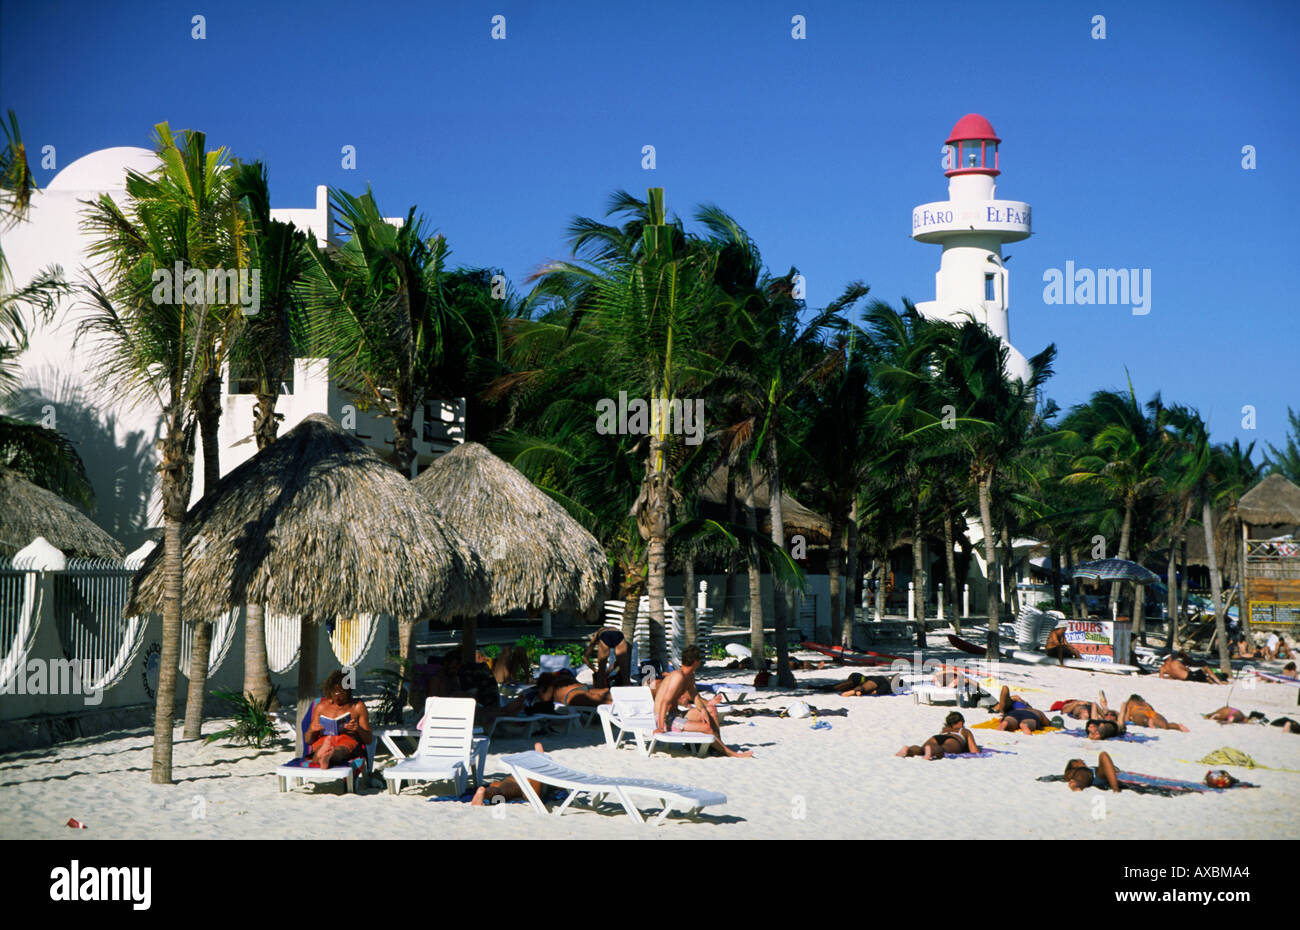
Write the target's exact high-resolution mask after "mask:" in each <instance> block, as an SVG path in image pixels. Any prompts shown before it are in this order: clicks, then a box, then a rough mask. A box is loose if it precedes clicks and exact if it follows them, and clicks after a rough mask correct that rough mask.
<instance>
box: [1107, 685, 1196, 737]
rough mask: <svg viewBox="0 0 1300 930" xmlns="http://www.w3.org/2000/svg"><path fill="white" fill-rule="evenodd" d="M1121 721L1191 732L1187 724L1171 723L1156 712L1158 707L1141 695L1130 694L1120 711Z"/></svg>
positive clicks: (1122, 722)
mask: <svg viewBox="0 0 1300 930" xmlns="http://www.w3.org/2000/svg"><path fill="white" fill-rule="evenodd" d="M1119 722H1120V724H1121V725H1123V724H1126V723H1135V724H1137V725H1138V726H1140V727H1154V728H1155V729H1157V730H1182V731H1183V732H1184V733H1188V732H1190V731H1189V730H1188V729H1187V727H1186V726H1184V725H1183V724H1181V723H1170V722H1169V721H1168V720H1166V719H1165V718H1164V717H1163V716H1161V715H1160V714H1159V713H1157V712H1156V709H1155V708H1154V707H1152V706H1151V705H1150V704H1148V703H1147V702H1146V701H1145V700H1143V699H1142V696H1141V695H1137V694H1130V695H1129V699H1128V700H1127V701H1125V702H1124V706H1123V708H1121V710H1120V713H1119Z"/></svg>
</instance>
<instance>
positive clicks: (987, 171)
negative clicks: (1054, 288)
mask: <svg viewBox="0 0 1300 930" xmlns="http://www.w3.org/2000/svg"><path fill="white" fill-rule="evenodd" d="M1001 141H1002V140H1001V139H999V138H998V136H997V133H995V132H994V131H993V126H992V125H991V124H990V123H989V121H988V120H986V119H985V118H984V117H982V116H980V115H979V114H978V113H967V114H966V115H965V116H963V117H962V118H961V119H959V120H958V121H957V125H956V126H954V127H952V132H951V133H949V134H948V141H947V149H946V152H945V157H944V167H945V168H946V169H947V170H946V171H945V172H944V175H945V176H946V177H947V178H948V199H947V200H940V201H936V202H934V203H923V204H921V205H920V206H919V207H916V208H915V209H914V210H912V238H913V239H915V240H917V241H918V242H937V243H939V244H940V245H942V246H943V256H942V258H941V259H940V261H939V271H938V273H937V274H936V275H935V276H934V300H929V301H926V302H925V303H919V304H917V305H916V309H917V312H919V313H920V314H921V315H922V316H925V317H927V318H929V319H936V320H948V321H951V322H960V321H961V320H962V319H963V318H965V317H966V316H967V315H970V316H973V317H974V318H975V319H976V320H978V321H979V322H981V323H983V324H984V325H986V326H987V327H988V328H989V329H990V330H992V331H993V332H994V333H996V334H997V335H998V336H999V337H1000V338H1001V339H1002V341H1003V342H1004V343H1005V344H1006V346H1007V348H1008V350H1009V357H1008V359H1007V374H1009V375H1011V376H1013V377H1016V378H1019V379H1021V380H1022V381H1023V380H1025V379H1026V378H1027V377H1028V376H1029V364H1028V362H1027V361H1026V360H1025V357H1024V356H1023V355H1022V354H1021V353H1020V352H1018V351H1016V349H1015V347H1014V346H1012V345H1011V331H1010V327H1009V326H1008V323H1007V305H1008V303H1009V295H1010V288H1009V286H1008V285H1009V283H1010V282H1009V281H1008V278H1007V269H1006V267H1005V266H1004V265H1003V264H1002V244H1003V243H1004V242H1018V241H1019V240H1021V239H1025V238H1028V236H1029V234H1030V229H1029V204H1027V203H1023V202H1021V201H1019V200H998V199H997V185H996V183H995V182H994V179H995V178H996V177H997V176H998V175H999V174H1001V172H1000V171H999V170H998V144H999V143H1000V142H1001Z"/></svg>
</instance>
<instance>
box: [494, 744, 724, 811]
mask: <svg viewBox="0 0 1300 930" xmlns="http://www.w3.org/2000/svg"><path fill="white" fill-rule="evenodd" d="M501 763H502V764H503V765H505V766H506V767H507V768H509V769H510V774H511V775H513V776H514V778H515V781H516V782H518V783H519V787H520V788H521V789H522V791H523V793H524V797H525V798H527V799H528V803H529V804H530V805H532V808H533V810H535V811H537V813H539V814H548V813H550V812H549V811H548V810H547V809H546V805H545V804H544V803H543V802H542V799H541V797H539V796H538V794H537V792H536V791H534V790H533V786H532V785H530V784H529V783H528V780H529V779H532V780H533V781H539V782H542V783H543V784H547V785H554V786H555V787H557V788H564V789H566V790H567V791H568V792H569V796H568V798H566V799H565V800H564V803H562V804H561V805H560V806H559V807H558V808H556V810H555V816H557V817H559V816H561V815H563V814H564V812H565V811H566V810H568V808H569V805H570V804H572V803H573V802H574V801H575V800H576V799H577V798H578V796H579V795H586V796H587V797H588V799H589V803H591V804H593V805H594V804H596V803H599V801H600V799H601V798H603V797H605V796H606V795H612V796H613V797H614V799H615V800H617V801H618V803H619V804H621V805H622V807H623V810H625V811H627V814H628V816H629V817H631V818H632V819H633V820H635V821H636V822H637V823H645V818H644V817H642V816H641V812H640V811H639V810H638V809H637V806H636V804H635V803H633V798H635V797H645V798H650V799H652V800H653V801H654V802H655V803H656V804H657V806H659V807H660V808H662V809H661V810H660V812H659V816H658V817H656V818H655V824H656V825H657V824H661V823H663V822H664V819H665V818H666V817H667V816H668V814H669V813H670V812H671V811H673V810H678V811H680V812H681V813H684V814H686V815H687V816H691V815H693V814H695V813H696V812H698V811H699V810H700V809H702V808H705V807H710V806H712V805H714V804H726V803H727V796H726V795H725V794H722V793H721V792H718V791H705V790H703V789H701V788H690V787H687V786H686V785H670V784H667V783H665V782H659V781H652V780H650V779H648V778H614V777H602V776H599V775H589V774H588V773H586V772H579V771H577V770H575V769H571V768H568V767H566V766H563V765H560V764H559V763H557V762H555V761H554V760H553V759H551V758H550V757H549V756H547V755H546V754H545V753H540V752H519V753H514V754H512V755H508V756H502V757H501Z"/></svg>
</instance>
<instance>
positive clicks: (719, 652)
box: [709, 642, 727, 659]
mask: <svg viewBox="0 0 1300 930" xmlns="http://www.w3.org/2000/svg"><path fill="white" fill-rule="evenodd" d="M726 657H727V647H726V646H725V645H724V644H722V643H718V642H715V643H712V644H711V645H710V646H709V658H710V659H725V658H726Z"/></svg>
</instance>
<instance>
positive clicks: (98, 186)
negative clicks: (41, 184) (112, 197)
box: [45, 145, 158, 191]
mask: <svg viewBox="0 0 1300 930" xmlns="http://www.w3.org/2000/svg"><path fill="white" fill-rule="evenodd" d="M156 167H158V156H157V155H155V154H154V153H153V152H151V151H149V149H142V148H137V147H136V146H134V145H118V146H114V147H113V148H111V149H100V150H99V151H98V152H91V153H90V154H89V155H83V156H81V157H80V158H78V159H77V160H76V161H74V162H73V163H72V164H70V165H68V166H67V167H66V168H64V169H63V170H62V171H60V172H59V173H58V174H56V175H55V176H54V177H53V178H52V179H51V180H50V183H49V184H47V185H46V186H45V189H46V190H62V191H120V190H123V189H124V188H125V187H126V170H127V169H128V168H132V169H134V170H136V171H138V172H140V173H141V174H147V173H148V172H150V171H153V170H154V169H155V168H156Z"/></svg>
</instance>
